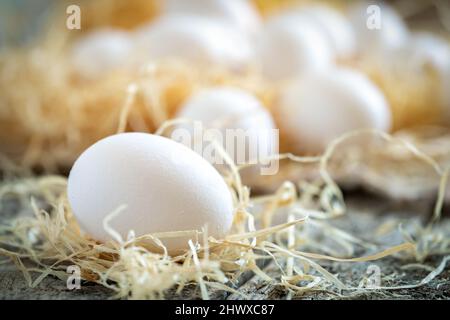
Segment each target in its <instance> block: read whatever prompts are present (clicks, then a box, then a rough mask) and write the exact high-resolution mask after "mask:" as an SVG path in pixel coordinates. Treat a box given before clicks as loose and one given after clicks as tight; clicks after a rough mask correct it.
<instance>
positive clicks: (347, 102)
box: [275, 68, 391, 153]
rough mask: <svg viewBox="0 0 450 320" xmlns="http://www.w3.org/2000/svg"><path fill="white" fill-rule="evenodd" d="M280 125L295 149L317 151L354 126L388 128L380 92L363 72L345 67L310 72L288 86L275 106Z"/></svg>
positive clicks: (385, 109) (388, 120)
mask: <svg viewBox="0 0 450 320" xmlns="http://www.w3.org/2000/svg"><path fill="white" fill-rule="evenodd" d="M275 112H276V113H277V114H276V117H277V120H278V122H279V126H280V129H281V130H283V131H284V134H285V135H286V136H287V137H288V138H289V140H290V141H291V142H293V143H294V144H295V145H293V146H292V147H293V149H295V151H297V152H306V153H319V152H322V151H323V150H324V148H325V147H326V146H327V145H328V144H329V143H330V142H331V141H332V140H333V139H335V138H337V137H339V136H340V135H342V134H344V133H345V132H349V131H352V130H357V129H364V128H374V129H379V130H384V131H386V130H389V128H390V125H391V114H390V109H389V106H388V104H387V102H386V100H385V97H384V95H383V93H382V92H381V91H380V90H379V89H378V88H377V87H376V86H375V85H374V84H373V83H372V82H371V81H370V80H369V79H368V78H367V77H366V76H365V75H363V74H362V73H359V72H358V71H354V70H350V69H346V68H334V69H330V70H328V71H327V72H320V73H311V74H308V75H305V76H304V77H302V78H301V79H298V80H297V81H295V82H293V83H292V84H290V85H289V86H287V87H286V88H285V89H284V91H282V93H281V95H280V99H279V102H278V108H277V109H275Z"/></svg>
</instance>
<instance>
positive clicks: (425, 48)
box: [408, 32, 450, 74]
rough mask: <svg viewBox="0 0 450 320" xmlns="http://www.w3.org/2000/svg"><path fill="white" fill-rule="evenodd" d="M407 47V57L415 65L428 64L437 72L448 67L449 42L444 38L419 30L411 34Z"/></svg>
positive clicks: (443, 70) (449, 57)
mask: <svg viewBox="0 0 450 320" xmlns="http://www.w3.org/2000/svg"><path fill="white" fill-rule="evenodd" d="M409 47H410V49H409V50H408V53H409V54H410V56H409V58H410V60H411V61H413V63H415V64H416V65H419V66H421V65H422V66H423V65H429V66H430V67H431V68H433V69H434V70H435V71H437V73H438V74H439V73H441V72H445V71H446V70H447V69H448V68H450V44H449V42H448V41H446V40H445V39H442V38H440V37H438V36H436V35H434V34H432V33H425V32H420V33H416V34H413V36H412V37H411V41H410V44H409Z"/></svg>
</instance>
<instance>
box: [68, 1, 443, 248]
mask: <svg viewBox="0 0 450 320" xmlns="http://www.w3.org/2000/svg"><path fill="white" fill-rule="evenodd" d="M165 4H166V5H165V8H164V12H163V14H162V15H161V16H160V17H159V18H158V19H157V20H155V21H153V22H151V23H150V24H149V25H146V26H143V27H141V28H139V29H138V30H135V31H133V33H126V32H124V31H112V30H103V31H95V32H93V33H91V34H89V35H87V36H85V37H84V38H82V39H80V40H79V41H78V42H77V43H76V44H74V46H73V49H72V60H73V64H74V66H75V68H76V70H77V71H78V72H79V73H80V75H82V76H85V77H88V78H96V77H99V76H101V75H102V74H105V73H106V72H109V71H110V70H112V69H114V68H121V67H130V66H132V65H133V64H135V65H137V64H139V63H142V62H143V61H155V60H158V59H168V58H176V59H183V60H185V61H187V62H189V63H191V64H195V65H203V66H208V65H220V66H223V67H226V68H229V69H230V70H231V71H232V72H237V73H239V72H240V71H241V70H243V69H245V68H247V67H256V68H259V69H260V70H261V72H262V74H264V75H265V77H267V79H269V81H273V82H276V83H282V84H283V85H282V86H280V87H281V89H280V93H279V99H278V100H277V105H276V106H275V107H274V108H272V112H273V114H274V115H275V117H276V119H277V124H278V126H279V128H280V130H282V131H284V132H285V134H286V135H288V136H289V137H290V140H291V141H292V142H293V145H292V149H293V151H299V152H307V153H317V152H320V151H322V150H323V149H324V148H325V146H326V145H327V144H328V143H329V142H330V141H331V140H332V139H333V138H336V137H337V136H339V135H341V134H342V133H344V132H347V131H351V130H355V129H360V128H375V129H379V130H384V131H387V130H389V129H390V126H391V111H390V108H389V105H388V103H387V101H386V99H385V97H384V95H383V93H382V92H381V91H380V89H379V88H378V87H377V86H376V85H375V84H373V83H372V82H371V81H370V80H369V79H368V78H367V77H366V76H365V75H364V74H363V73H361V72H359V71H357V70H353V69H349V68H345V67H342V66H339V64H338V63H337V62H339V61H341V60H348V59H352V58H354V57H355V56H362V55H366V56H372V57H375V58H378V59H385V60H386V61H390V62H392V61H393V60H394V59H395V57H397V58H398V59H399V57H402V59H404V58H405V57H406V58H411V63H413V64H417V65H419V66H420V65H423V64H430V65H431V66H432V67H433V68H435V69H436V71H438V73H439V75H440V76H441V77H442V79H443V80H442V83H448V82H446V81H448V79H449V78H450V76H449V74H450V71H449V69H450V66H449V65H450V59H449V56H450V49H449V47H448V44H447V43H446V41H444V40H441V39H439V38H437V37H436V36H433V35H431V34H417V35H415V34H411V33H410V32H409V31H408V28H407V27H406V26H405V24H404V22H403V21H402V19H401V18H400V17H399V16H398V15H397V14H396V13H395V11H393V10H392V9H390V8H389V7H386V6H385V5H380V7H381V28H380V29H375V30H370V29H369V28H368V27H367V25H366V21H367V17H368V14H367V8H368V4H367V3H358V4H356V5H353V6H352V7H351V8H350V10H349V12H348V14H347V15H344V14H343V13H341V12H339V11H336V10H334V9H332V8H329V7H326V6H323V5H310V6H303V7H301V8H298V9H290V10H289V12H281V13H278V14H276V15H274V16H272V17H270V18H269V19H268V20H267V21H265V22H263V21H262V18H261V17H260V16H259V15H258V13H257V11H256V10H255V9H254V8H253V7H252V5H251V3H250V2H249V1H245V0H167V1H166V3H165ZM141 59H144V60H141ZM446 79H447V80H446ZM443 91H445V90H443ZM443 99H444V98H443ZM446 103H448V100H447V102H446ZM443 104H445V103H443ZM177 117H182V118H189V119H192V120H200V121H202V122H204V123H205V124H206V125H211V126H213V123H215V121H217V120H220V119H221V118H230V117H231V118H233V117H234V119H236V120H235V121H232V124H231V127H232V128H242V129H245V130H254V131H255V132H259V130H264V129H266V130H269V129H272V128H275V127H276V125H275V122H274V121H273V119H272V115H271V113H269V112H268V111H267V109H266V108H265V107H264V106H263V105H262V103H261V102H260V101H259V100H258V99H257V98H256V97H255V96H253V95H252V94H251V93H248V92H246V91H245V90H243V89H239V88H233V87H212V88H205V89H203V90H201V91H199V92H196V93H194V94H193V95H192V96H191V97H190V98H189V99H188V101H186V102H185V103H184V105H183V106H182V107H181V108H180V111H179V112H178V115H177ZM222 129H223V128H222ZM260 141H262V143H266V144H273V143H277V141H267V140H264V139H263V140H260ZM269 149H270V148H266V150H269ZM176 158H182V159H183V161H182V162H180V161H177V159H176ZM68 197H69V202H70V205H71V207H72V209H73V211H74V213H75V215H76V217H77V218H78V220H79V222H80V224H81V225H82V227H83V228H84V229H85V230H86V231H87V232H88V233H89V234H90V235H92V236H93V237H94V238H96V239H99V240H106V239H108V238H109V237H110V236H109V235H108V234H107V233H106V231H105V230H104V228H103V225H102V221H103V219H104V218H105V216H106V215H107V214H109V213H111V212H112V211H114V210H115V209H117V208H118V207H119V206H120V205H123V204H125V205H127V207H126V208H125V209H124V212H123V213H122V214H120V215H119V216H118V217H117V218H116V219H115V220H114V223H113V227H114V228H115V229H116V230H118V231H119V232H120V233H121V234H122V235H123V236H125V235H126V234H127V233H128V232H129V231H130V230H134V231H135V232H136V234H138V235H141V234H146V233H152V232H163V231H176V230H199V229H200V228H201V227H202V226H203V225H205V224H207V225H208V228H209V229H208V233H209V234H210V235H212V236H214V237H222V236H223V235H224V234H226V232H228V230H229V229H230V227H231V224H232V220H233V207H234V206H233V199H232V196H231V194H230V191H229V189H228V187H227V185H226V184H225V182H224V181H223V179H222V177H221V176H220V174H219V173H218V172H217V170H215V169H214V167H212V166H211V165H210V164H209V163H208V162H207V161H206V160H205V159H203V158H202V157H201V156H200V155H198V154H196V153H195V152H193V151H191V150H190V149H189V148H186V147H184V146H182V145H181V144H178V143H176V142H174V141H171V140H169V139H167V138H163V137H159V136H154V135H151V134H144V133H126V134H121V135H116V136H111V137H108V138H106V139H103V140H101V141H99V142H97V143H96V144H94V145H93V146H91V147H90V148H89V149H87V150H86V151H85V152H84V153H83V154H82V155H81V156H80V158H79V159H78V160H77V161H76V163H75V164H74V166H73V168H72V171H71V174H70V176H69V185H68ZM164 244H165V245H166V246H167V248H168V249H169V250H170V251H173V252H175V251H177V250H179V249H182V248H186V238H177V239H165V240H164Z"/></svg>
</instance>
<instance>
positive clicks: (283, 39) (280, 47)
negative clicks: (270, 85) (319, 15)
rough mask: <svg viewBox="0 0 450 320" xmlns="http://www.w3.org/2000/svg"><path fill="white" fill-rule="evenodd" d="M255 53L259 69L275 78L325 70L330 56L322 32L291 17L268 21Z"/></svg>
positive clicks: (285, 77) (330, 62)
mask: <svg viewBox="0 0 450 320" xmlns="http://www.w3.org/2000/svg"><path fill="white" fill-rule="evenodd" d="M258 54H259V58H260V63H261V68H262V72H263V73H264V74H265V75H266V76H267V77H268V78H270V79H272V80H275V81H279V80H285V79H289V78H292V77H296V76H298V75H300V74H302V73H304V72H307V71H310V70H323V69H326V68H328V67H329V66H330V65H331V64H332V61H333V58H334V57H333V54H332V49H331V47H330V45H329V43H328V42H327V40H326V38H325V36H324V35H323V34H322V32H320V31H319V30H317V28H315V27H314V26H313V25H312V24H311V23H308V22H307V21H304V22H301V21H299V20H297V19H293V18H292V16H280V17H275V18H273V19H271V20H270V21H268V23H267V24H266V26H265V28H264V31H263V32H262V34H261V37H260V40H259V43H258Z"/></svg>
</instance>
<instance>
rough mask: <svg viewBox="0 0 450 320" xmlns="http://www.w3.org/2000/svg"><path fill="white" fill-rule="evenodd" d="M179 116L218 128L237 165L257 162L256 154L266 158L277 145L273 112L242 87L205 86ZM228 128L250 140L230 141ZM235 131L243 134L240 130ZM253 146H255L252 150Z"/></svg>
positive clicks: (187, 103) (185, 104) (186, 104)
mask: <svg viewBox="0 0 450 320" xmlns="http://www.w3.org/2000/svg"><path fill="white" fill-rule="evenodd" d="M177 117H179V118H187V119H191V120H197V121H200V122H201V123H202V125H203V126H205V128H216V129H219V130H220V132H221V136H222V138H223V140H222V146H223V147H224V149H225V150H226V151H227V152H228V154H229V155H231V156H232V158H233V160H234V161H235V163H238V164H243V162H248V161H256V160H257V158H255V157H254V156H256V157H259V158H266V157H268V156H269V155H270V154H272V152H274V150H275V148H276V146H277V141H276V140H275V139H274V137H273V136H272V135H271V130H272V129H274V128H275V124H274V122H273V119H272V117H271V115H270V113H269V112H268V111H267V110H266V109H265V108H264V106H263V105H262V104H261V102H260V101H259V100H258V99H257V98H256V97H255V96H253V95H252V94H251V93H248V92H246V91H244V90H242V89H240V88H235V87H226V86H224V87H210V88H205V89H202V90H200V91H199V92H197V93H195V94H194V95H193V96H191V97H190V98H189V99H188V100H187V101H186V102H185V103H184V104H183V106H182V107H181V109H180V111H179V112H178V114H177ZM227 129H228V130H230V129H231V130H233V129H241V130H242V131H240V132H242V136H243V137H244V136H245V138H247V140H246V141H247V142H249V143H247V144H245V145H244V144H242V145H239V144H238V143H235V144H234V145H231V144H227V141H226V138H227V135H226V130H227ZM233 132H235V133H236V135H238V134H240V132H239V131H237V130H236V131H233ZM237 141H244V140H240V139H237ZM250 143H251V145H250ZM250 148H254V149H253V150H254V152H253V153H252V152H250ZM252 155H254V156H252Z"/></svg>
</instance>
